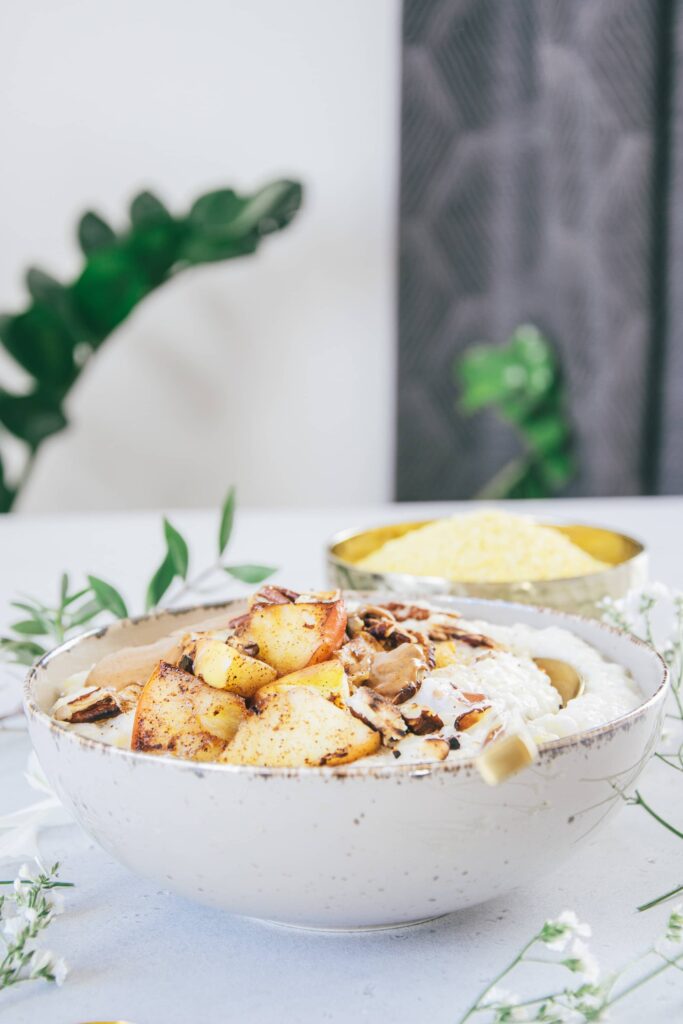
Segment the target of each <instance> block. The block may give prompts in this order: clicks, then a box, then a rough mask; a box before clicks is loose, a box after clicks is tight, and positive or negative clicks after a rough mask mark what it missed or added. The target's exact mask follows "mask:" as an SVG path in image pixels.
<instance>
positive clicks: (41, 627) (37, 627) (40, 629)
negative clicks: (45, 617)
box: [10, 619, 49, 636]
mask: <svg viewBox="0 0 683 1024" xmlns="http://www.w3.org/2000/svg"><path fill="white" fill-rule="evenodd" d="M10 629H13V630H14V632H15V633H20V634H22V635H25V636H45V634H46V633H48V632H49V630H47V629H45V623H43V622H40V621H39V620H38V619H22V620H21V622H13V623H12V625H11V626H10Z"/></svg>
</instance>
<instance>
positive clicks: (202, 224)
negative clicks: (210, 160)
mask: <svg viewBox="0 0 683 1024" xmlns="http://www.w3.org/2000/svg"><path fill="white" fill-rule="evenodd" d="M301 199H302V189H301V185H299V184H298V183H297V182H292V181H274V182H271V184H269V185H266V186H265V187H264V188H262V189H260V190H259V191H258V192H256V193H254V195H252V196H245V197H242V196H238V195H236V193H235V192H233V191H232V190H231V189H222V190H220V191H218V192H209V193H208V194H207V195H204V196H201V197H200V198H199V199H198V200H197V202H196V203H195V204H194V206H193V207H192V209H191V210H190V213H189V216H188V218H187V223H188V226H189V228H190V233H189V235H188V237H187V239H186V240H185V241H184V243H183V245H182V256H183V257H184V258H185V259H186V260H188V261H189V262H190V263H203V262H210V261H212V260H222V259H230V258H231V257H235V256H243V255H246V254H247V253H250V252H254V251H255V250H256V248H257V246H258V243H259V241H260V240H261V238H262V237H263V235H267V234H269V233H270V232H271V231H277V230H278V229H279V228H283V227H285V225H287V224H288V223H289V222H290V220H291V219H292V217H293V216H294V215H295V213H296V212H297V210H298V209H299V207H300V206H301Z"/></svg>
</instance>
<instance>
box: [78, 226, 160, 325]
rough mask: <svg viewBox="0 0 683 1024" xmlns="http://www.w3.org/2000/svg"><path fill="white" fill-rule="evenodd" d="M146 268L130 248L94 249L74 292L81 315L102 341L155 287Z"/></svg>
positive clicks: (79, 314)
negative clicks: (95, 250)
mask: <svg viewBox="0 0 683 1024" xmlns="http://www.w3.org/2000/svg"><path fill="white" fill-rule="evenodd" d="M152 287H153V285H152V283H151V282H150V281H149V279H148V276H147V274H146V273H145V271H144V268H143V267H141V266H140V264H139V262H138V261H137V260H136V259H135V257H134V255H133V254H132V253H131V252H129V251H128V249H126V248H124V247H121V246H116V247H110V248H107V249H101V250H99V251H97V252H93V253H91V254H90V256H89V257H88V262H87V263H86V265H85V267H84V268H83V272H82V273H81V276H80V277H79V278H78V279H77V280H76V281H74V283H73V284H72V285H71V288H70V292H71V295H72V298H73V302H74V305H75V308H76V311H77V313H78V316H79V317H80V319H81V320H82V321H83V323H85V324H86V325H87V327H88V328H89V330H90V331H91V332H92V335H93V337H94V339H95V340H96V341H97V340H99V341H102V340H103V339H104V338H106V336H107V335H108V334H110V333H111V331H113V330H114V328H115V327H118V325H119V324H120V323H121V322H122V321H123V320H125V318H126V317H127V316H128V314H129V313H130V311H131V310H132V309H134V308H135V306H136V305H137V304H138V302H140V301H141V299H143V298H144V297H145V295H147V294H148V292H150V291H151V290H152Z"/></svg>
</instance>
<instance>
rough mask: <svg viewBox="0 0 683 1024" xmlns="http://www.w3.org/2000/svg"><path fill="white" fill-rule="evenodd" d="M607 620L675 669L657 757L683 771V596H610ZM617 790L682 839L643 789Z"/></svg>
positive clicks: (651, 590) (659, 592) (654, 591)
mask: <svg viewBox="0 0 683 1024" xmlns="http://www.w3.org/2000/svg"><path fill="white" fill-rule="evenodd" d="M602 618H603V620H604V621H605V622H607V623H608V624H609V625H611V626H614V627H615V628H616V629H621V630H623V631H624V632H626V633H632V634H633V635H634V636H637V637H638V638H639V639H641V640H644V641H645V642H646V643H648V644H650V646H651V647H654V648H655V650H658V651H659V653H660V655H661V656H662V658H663V659H664V661H665V662H666V664H667V666H668V669H669V676H670V679H671V700H672V704H671V707H672V709H673V710H671V711H670V712H669V713H668V715H667V721H668V723H670V724H669V726H668V729H667V735H666V739H665V740H664V742H665V744H666V747H667V748H668V747H673V749H663V750H658V751H657V752H656V753H655V757H656V759H657V760H658V761H659V762H660V763H661V764H663V765H665V766H666V767H667V768H669V769H670V770H671V771H676V772H683V594H681V593H676V592H674V593H672V592H670V591H669V590H668V588H667V587H665V586H664V585H663V584H659V583H656V584H652V585H650V586H649V587H646V588H645V589H643V590H638V591H632V592H631V593H630V594H629V595H627V597H626V598H624V599H622V600H620V601H614V600H612V599H611V598H605V600H604V601H603V602H602ZM614 789H615V791H616V792H617V793H618V794H619V796H620V797H621V798H622V799H623V800H624V801H625V803H627V804H630V805H631V806H632V807H640V808H641V809H642V810H643V811H644V812H645V813H646V814H648V815H649V817H650V818H652V819H653V821H656V822H657V823H658V824H659V825H661V826H662V827H663V828H664V829H666V831H667V832H669V833H671V834H672V835H674V836H675V837H676V838H677V839H683V831H681V829H680V828H679V827H677V826H676V825H674V824H673V823H672V822H670V821H668V820H667V819H666V818H665V817H664V816H663V815H662V814H661V813H660V812H659V811H658V810H656V809H655V807H653V806H652V804H651V803H650V802H649V800H646V799H645V797H644V796H643V795H642V793H641V792H640V791H639V790H636V791H635V792H634V793H633V795H629V794H628V793H626V792H624V791H623V790H622V789H621V788H620V787H619V786H616V785H614ZM681 893H683V885H677V886H676V887H675V888H673V889H671V890H670V891H668V892H666V893H664V894H663V895H661V896H657V897H655V898H654V899H651V900H649V901H648V902H647V903H643V904H641V906H639V907H638V910H639V911H644V910H651V909H652V907H656V906H658V905H659V904H660V903H664V902H666V901H668V900H671V899H674V897H676V896H678V895H680V894H681Z"/></svg>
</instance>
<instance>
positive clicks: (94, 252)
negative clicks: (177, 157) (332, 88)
mask: <svg viewBox="0 0 683 1024" xmlns="http://www.w3.org/2000/svg"><path fill="white" fill-rule="evenodd" d="M301 199H302V188H301V185H299V184H298V183H296V182H293V181H275V182H272V183H271V184H269V185H266V186H265V187H264V188H262V189H260V190H259V191H258V192H255V193H254V194H253V195H249V196H239V195H237V193H236V192H233V191H232V190H231V189H221V190H219V191H217V192H209V193H207V194H206V195H203V196H200V197H199V199H197V201H196V202H195V203H194V204H193V205H192V207H191V208H190V210H189V212H188V213H187V214H185V215H183V216H180V217H176V216H174V215H173V214H171V213H170V212H169V211H168V210H167V209H166V207H165V206H164V205H163V203H162V202H161V200H159V199H157V197H156V196H154V195H152V194H151V193H150V192H142V193H140V195H138V196H136V197H135V198H134V199H133V201H132V203H131V206H130V226H129V227H128V228H127V229H126V230H124V231H122V232H120V233H117V232H115V231H114V230H113V228H111V227H110V226H109V225H108V224H107V223H105V221H104V220H102V218H101V217H99V216H98V215H97V214H95V213H86V214H85V215H84V216H83V217H82V218H81V220H80V223H79V225H78V241H79V244H80V247H81V249H82V251H83V254H84V257H85V261H84V265H83V269H82V270H81V272H80V274H79V275H78V277H77V278H76V279H75V280H74V281H72V282H71V283H70V284H61V283H60V282H59V281H56V280H55V279H54V278H53V277H50V275H49V274H46V273H45V272H44V271H42V270H38V269H36V268H31V269H30V270H29V271H28V272H27V275H26V285H27V288H28V291H29V294H30V296H31V302H30V304H29V306H28V307H27V308H26V309H25V310H24V311H23V312H21V313H18V314H16V315H14V316H2V317H0V342H1V343H2V345H3V346H4V348H5V349H6V351H7V352H8V353H9V354H10V356H12V358H13V359H14V360H15V361H16V362H17V363H18V364H19V365H20V366H21V367H22V368H23V369H24V370H25V371H26V372H27V373H28V374H29V376H30V378H31V384H30V386H29V387H28V388H27V390H26V391H25V392H24V393H22V394H15V393H12V392H10V391H8V390H6V389H4V388H2V387H0V424H1V425H2V427H4V428H5V430H7V431H9V433H10V434H13V435H14V436H15V437H17V438H19V440H20V441H22V442H24V444H25V446H26V460H25V464H24V468H23V471H22V473H21V474H20V476H19V478H18V480H16V481H14V482H13V483H11V482H9V481H8V480H7V478H6V474H5V471H4V466H3V463H2V460H1V459H0V512H5V511H8V510H9V509H10V508H11V507H12V504H13V502H14V500H15V498H16V496H17V494H18V492H19V490H20V488H21V485H22V484H23V483H24V481H25V480H26V477H27V475H28V473H29V472H30V469H31V466H32V463H33V460H34V458H35V455H36V452H37V450H38V448H39V447H40V445H41V444H42V442H43V441H44V440H45V439H46V438H47V437H50V436H51V435H52V434H56V433H58V432H59V431H60V430H63V429H64V428H65V427H66V426H67V419H66V415H65V412H64V400H65V398H66V396H67V394H68V392H69V390H70V388H71V387H72V386H73V384H74V383H75V381H76V380H77V379H78V377H79V374H80V373H81V372H82V370H83V368H84V367H85V365H86V364H87V362H88V361H89V359H90V358H91V356H92V355H93V354H94V353H95V352H96V351H97V350H98V348H99V347H100V345H101V344H102V342H103V341H104V340H105V339H106V338H107V337H108V336H109V335H110V334H111V332H112V331H113V330H114V329H115V328H116V327H118V325H119V324H120V323H121V322H122V321H123V320H124V319H125V318H126V317H127V316H128V314H129V313H130V312H131V311H132V310H133V309H134V308H135V306H136V305H137V304H138V303H139V302H140V301H141V300H142V299H144V297H145V296H146V295H149V293H150V292H151V291H153V290H154V289H155V288H157V287H158V286H159V285H161V284H163V283H164V282H165V281H168V280H169V279H170V278H171V277H173V276H174V275H175V274H177V273H178V272H179V271H180V270H182V269H183V268H185V267H192V266H196V265H198V264H200V263H211V262H215V261H217V260H227V259H233V258H234V257H236V256H246V255H248V254H249V253H253V252H255V251H256V249H257V247H258V245H259V242H260V241H261V239H262V237H263V236H264V235H267V234H269V233H271V232H273V231H278V230H280V229H281V228H283V227H285V226H286V225H287V224H289V222H290V221H291V219H292V218H293V217H294V215H295V214H296V212H297V210H298V209H299V207H300V205H301Z"/></svg>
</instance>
